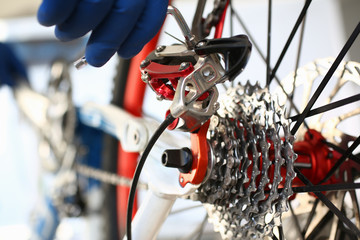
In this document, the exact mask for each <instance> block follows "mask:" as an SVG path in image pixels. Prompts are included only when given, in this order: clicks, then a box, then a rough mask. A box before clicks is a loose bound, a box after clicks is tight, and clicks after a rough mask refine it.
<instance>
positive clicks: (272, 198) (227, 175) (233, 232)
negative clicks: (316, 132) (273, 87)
mask: <svg viewBox="0 0 360 240" xmlns="http://www.w3.org/2000/svg"><path fill="white" fill-rule="evenodd" d="M289 125H290V121H289V120H286V119H285V117H284V109H283V108H282V107H280V106H279V105H278V103H277V101H276V100H274V98H272V97H271V95H270V94H269V92H268V91H267V89H261V88H260V87H259V86H258V85H254V86H252V85H250V84H249V83H247V84H246V85H245V86H241V85H239V86H237V87H235V88H231V89H229V90H228V92H227V95H226V97H225V99H224V100H223V101H222V104H221V108H220V109H219V111H218V113H217V114H216V115H214V116H213V117H212V119H211V124H210V128H209V132H208V133H209V135H210V136H209V142H210V144H211V147H212V150H213V152H214V159H215V161H214V167H213V169H212V172H211V173H210V177H209V179H208V180H207V182H205V183H204V184H203V185H202V186H201V187H200V188H199V190H198V193H197V197H198V199H199V200H200V201H201V202H203V203H205V206H206V208H207V211H208V214H209V219H210V221H211V222H213V224H214V227H215V230H216V231H219V232H220V234H221V235H222V237H223V239H262V238H264V237H265V236H271V235H272V229H273V227H274V226H275V225H278V223H279V221H280V220H281V219H280V216H281V213H282V212H284V211H287V208H288V206H287V199H288V197H289V196H291V195H292V194H293V192H292V189H291V183H292V180H293V178H294V177H295V172H294V170H293V162H294V160H295V159H296V154H295V153H294V151H293V148H292V144H293V141H294V137H293V136H292V135H291V134H290V130H289ZM280 131H282V132H283V133H284V139H283V140H282V139H281V138H280V133H279V132H280ZM271 145H272V146H273V147H272V148H273V152H274V153H273V154H272V153H271V147H270V146H271ZM271 154H272V155H274V156H273V157H271V158H273V159H270V155H271ZM281 168H286V178H285V179H282V177H281V172H280V170H281ZM281 171H284V170H283V169H282V170H281ZM271 175H273V177H271ZM271 178H272V179H271ZM280 185H281V186H282V187H283V191H281V192H279V191H278V187H279V186H280ZM266 190H269V192H268V193H267V192H266Z"/></svg>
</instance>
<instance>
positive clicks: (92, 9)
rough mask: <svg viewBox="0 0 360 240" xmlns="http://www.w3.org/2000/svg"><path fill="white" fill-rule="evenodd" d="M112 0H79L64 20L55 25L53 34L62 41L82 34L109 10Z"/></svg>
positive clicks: (96, 23)
mask: <svg viewBox="0 0 360 240" xmlns="http://www.w3.org/2000/svg"><path fill="white" fill-rule="evenodd" d="M113 3H114V0H81V1H80V2H79V3H78V5H77V6H76V8H75V10H74V11H73V12H72V13H71V15H70V16H69V18H67V19H66V21H65V22H63V23H61V24H59V25H57V27H56V29H55V35H56V37H57V38H59V39H60V40H63V41H68V40H72V39H75V38H78V37H81V36H84V35H85V34H86V33H88V32H89V31H90V30H92V29H94V28H95V27H96V26H97V25H98V24H100V22H101V21H102V20H103V19H104V18H105V16H106V15H107V13H108V12H109V11H110V9H111V7H112V5H113Z"/></svg>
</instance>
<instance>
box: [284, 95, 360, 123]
mask: <svg viewBox="0 0 360 240" xmlns="http://www.w3.org/2000/svg"><path fill="white" fill-rule="evenodd" d="M356 101H360V94H356V95H354V96H351V97H348V98H344V99H341V100H339V101H336V102H333V103H329V104H327V105H325V106H322V107H318V108H315V109H313V110H310V111H309V113H308V114H307V116H306V118H307V117H311V116H314V115H317V114H320V113H323V112H327V111H330V110H333V109H335V108H338V107H342V106H345V105H347V104H350V103H353V102H356ZM300 116H301V114H298V115H295V116H292V117H290V118H289V119H291V120H292V121H298V119H299V118H300Z"/></svg>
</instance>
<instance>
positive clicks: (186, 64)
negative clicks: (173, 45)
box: [179, 62, 190, 71]
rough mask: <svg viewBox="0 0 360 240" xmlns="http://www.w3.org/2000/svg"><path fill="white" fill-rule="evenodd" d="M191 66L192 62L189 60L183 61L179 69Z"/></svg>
mask: <svg viewBox="0 0 360 240" xmlns="http://www.w3.org/2000/svg"><path fill="white" fill-rule="evenodd" d="M189 66H190V63H188V62H182V63H181V64H180V67H179V71H182V70H184V69H187V68H188V67H189Z"/></svg>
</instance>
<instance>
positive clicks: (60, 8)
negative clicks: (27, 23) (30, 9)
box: [37, 0, 78, 26]
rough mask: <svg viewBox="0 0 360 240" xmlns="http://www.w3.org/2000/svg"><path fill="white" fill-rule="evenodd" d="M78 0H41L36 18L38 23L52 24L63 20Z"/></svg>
mask: <svg viewBox="0 0 360 240" xmlns="http://www.w3.org/2000/svg"><path fill="white" fill-rule="evenodd" d="M77 2H78V0H43V2H42V3H41V5H40V7H39V10H38V13H37V18H38V21H39V23H40V24H42V25H44V26H52V25H56V24H59V23H62V22H64V21H65V20H66V19H67V18H68V17H69V16H70V14H71V13H72V12H73V11H74V9H75V7H76V5H77Z"/></svg>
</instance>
